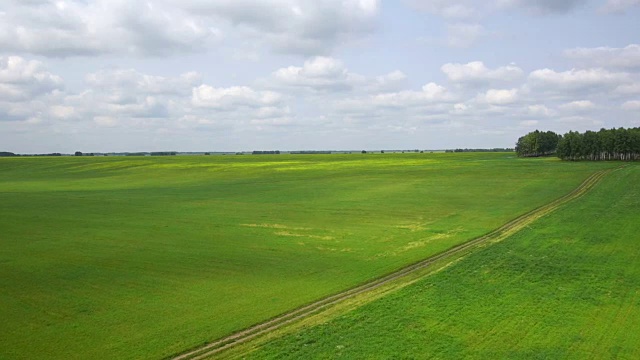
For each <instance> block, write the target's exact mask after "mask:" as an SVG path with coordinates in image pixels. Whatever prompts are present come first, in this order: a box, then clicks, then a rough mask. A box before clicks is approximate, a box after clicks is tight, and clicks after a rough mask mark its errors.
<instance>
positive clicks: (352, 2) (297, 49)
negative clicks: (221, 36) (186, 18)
mask: <svg viewBox="0 0 640 360" xmlns="http://www.w3.org/2000/svg"><path fill="white" fill-rule="evenodd" d="M172 3H174V4H176V6H179V7H183V8H185V9H186V10H188V11H190V12H191V13H192V14H197V15H198V16H207V17H211V18H213V19H216V20H218V21H222V22H225V23H229V24H231V26H233V27H234V28H235V29H237V30H240V31H243V32H244V35H246V36H248V37H251V38H253V39H255V40H257V41H259V42H261V43H264V44H266V45H267V46H269V47H271V48H273V49H276V50H278V51H281V52H284V53H293V54H301V55H305V56H312V55H327V54H329V53H330V52H331V51H332V50H333V49H334V48H335V47H336V46H338V45H340V44H342V43H344V42H346V41H349V40H351V39H353V38H357V37H360V36H363V35H366V34H368V33H370V32H371V31H373V30H374V29H375V27H376V21H377V16H378V14H379V12H380V2H379V0H327V1H314V0H242V1H237V0H216V1H202V0H186V1H183V0H181V1H177V0H176V1H172Z"/></svg>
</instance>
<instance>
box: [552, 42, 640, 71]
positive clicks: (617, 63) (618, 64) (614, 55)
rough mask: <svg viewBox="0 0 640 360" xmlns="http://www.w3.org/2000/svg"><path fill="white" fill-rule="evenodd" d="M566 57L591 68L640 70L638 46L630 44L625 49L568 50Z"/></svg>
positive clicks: (639, 48)
mask: <svg viewBox="0 0 640 360" xmlns="http://www.w3.org/2000/svg"><path fill="white" fill-rule="evenodd" d="M565 56H567V57H568V58H571V59H575V60H577V61H579V62H580V63H582V64H586V65H587V66H591V67H594V66H595V67H603V68H619V69H640V45H638V44H630V45H628V46H626V47H623V48H612V47H606V46H605V47H596V48H575V49H569V50H566V51H565Z"/></svg>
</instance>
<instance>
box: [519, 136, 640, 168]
mask: <svg viewBox="0 0 640 360" xmlns="http://www.w3.org/2000/svg"><path fill="white" fill-rule="evenodd" d="M554 139H556V140H555V141H554ZM516 153H517V154H518V156H521V157H528V156H545V155H551V154H555V155H556V156H557V157H559V158H560V159H562V160H572V161H576V160H592V161H597V160H624V161H633V160H640V128H630V129H625V128H618V129H600V131H590V130H587V131H585V132H584V133H580V132H577V131H569V132H568V133H566V134H564V135H557V134H555V133H554V132H552V131H547V132H541V131H538V130H536V131H533V132H530V133H528V134H527V135H525V136H523V137H521V138H519V139H518V142H517V144H516Z"/></svg>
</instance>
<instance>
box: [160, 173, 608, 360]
mask: <svg viewBox="0 0 640 360" xmlns="http://www.w3.org/2000/svg"><path fill="white" fill-rule="evenodd" d="M614 170H615V169H606V170H601V171H598V172H595V173H594V174H592V175H591V176H589V177H588V178H587V179H586V180H585V181H584V182H583V183H582V184H580V185H579V186H578V187H577V188H575V189H574V190H573V191H571V192H570V193H568V194H567V195H565V196H562V197H560V198H558V199H556V200H554V201H552V202H550V203H548V204H546V205H543V206H541V207H539V208H537V209H534V210H532V211H530V212H528V213H526V214H524V215H521V216H519V217H517V218H515V219H514V220H512V221H510V222H508V223H506V224H504V225H503V226H501V227H499V228H497V229H495V230H493V231H491V232H490V233H488V234H486V235H484V236H481V237H478V238H475V239H472V240H469V241H467V242H465V243H462V244H460V245H457V246H454V247H453V248H451V249H449V250H447V251H445V252H442V253H440V254H437V255H434V256H432V257H430V258H427V259H425V260H422V261H420V262H417V263H414V264H412V265H409V266H407V267H404V268H402V269H400V270H398V271H395V272H393V273H390V274H388V275H386V276H384V277H381V278H378V279H376V280H373V281H371V282H368V283H365V284H362V285H360V286H357V287H355V288H352V289H349V290H346V291H343V292H341V293H338V294H335V295H331V296H329V297H326V298H324V299H321V300H318V301H316V302H314V303H311V304H308V305H305V306H303V307H300V308H298V309H296V310H293V311H290V312H288V313H285V314H282V315H279V316H277V317H275V318H273V319H271V320H269V321H266V322H263V323H260V324H257V325H254V326H252V327H250V328H247V329H245V330H242V331H239V332H237V333H235V334H232V335H229V336H227V337H224V338H221V339H218V340H216V341H213V342H211V343H209V344H206V345H204V346H201V347H198V348H196V349H192V350H190V351H188V352H185V353H183V354H180V355H178V356H175V357H173V358H172V359H173V360H186V359H190V360H196V359H204V358H208V357H211V356H213V355H215V354H217V353H219V352H221V351H223V350H227V349H229V348H232V347H234V346H236V345H239V344H242V343H245V342H247V341H249V340H251V339H254V338H256V337H258V336H261V335H264V334H267V333H269V332H272V331H274V330H276V329H279V328H281V327H282V326H284V325H287V324H290V323H292V322H295V321H297V320H301V319H303V318H305V317H308V316H310V315H312V314H315V313H317V312H318V311H320V310H323V309H326V308H327V307H329V306H331V305H334V304H337V303H340V302H342V301H344V300H347V299H350V298H353V297H354V296H356V295H360V294H364V293H366V292H370V291H372V290H374V289H377V288H379V287H381V286H382V285H385V284H388V283H391V282H393V281H398V280H401V279H402V278H405V277H407V276H408V275H410V274H413V273H415V272H417V271H419V270H422V269H425V268H427V267H429V266H430V265H433V264H434V263H435V262H437V261H441V260H445V259H447V258H453V257H455V256H456V255H460V254H461V253H464V252H468V251H470V250H472V249H475V248H477V247H479V246H481V245H485V244H488V243H493V242H498V241H501V240H503V239H505V238H507V237H509V236H511V235H513V234H514V233H516V232H518V231H520V230H521V229H523V228H525V227H526V226H528V225H529V224H531V223H532V222H534V221H536V220H537V219H539V218H541V217H543V216H545V215H547V214H549V213H551V212H552V211H554V210H556V209H558V208H559V207H560V206H562V205H564V204H565V203H567V202H569V201H571V200H574V199H577V198H579V197H581V196H582V195H584V194H585V193H587V192H588V191H589V190H591V189H592V188H593V187H594V186H595V185H596V184H597V183H598V182H599V181H600V180H601V179H602V178H603V177H604V176H605V175H607V174H608V173H610V172H611V171H614Z"/></svg>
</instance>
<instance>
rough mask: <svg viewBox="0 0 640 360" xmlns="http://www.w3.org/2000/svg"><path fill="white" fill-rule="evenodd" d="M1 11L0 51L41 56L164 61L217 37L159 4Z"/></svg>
mask: <svg viewBox="0 0 640 360" xmlns="http://www.w3.org/2000/svg"><path fill="white" fill-rule="evenodd" d="M0 11H4V13H5V15H4V16H2V20H3V21H0V48H2V49H4V50H5V51H14V52H25V53H32V54H38V55H45V56H58V57H66V56H74V55H84V56H93V55H100V54H135V55H166V54H173V53H176V52H185V51H186V52H191V51H197V50H201V49H202V48H203V47H204V45H205V44H206V43H207V42H208V41H212V40H215V39H216V38H217V37H218V36H219V30H217V29H215V28H214V27H212V26H210V25H208V24H206V23H204V22H203V21H202V20H201V19H199V18H197V17H194V16H191V15H189V14H187V13H186V12H184V11H182V10H181V9H179V8H176V7H172V6H168V5H167V4H166V3H165V2H163V1H148V2H131V1H125V0H96V1H90V2H84V1H57V2H54V1H27V2H18V1H11V2H9V3H8V4H5V5H0ZM8 14H11V16H8Z"/></svg>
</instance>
